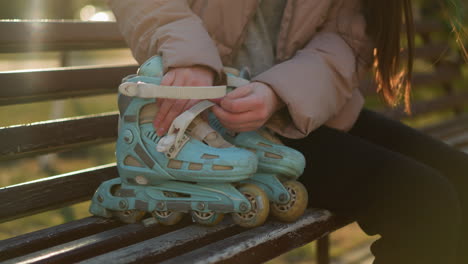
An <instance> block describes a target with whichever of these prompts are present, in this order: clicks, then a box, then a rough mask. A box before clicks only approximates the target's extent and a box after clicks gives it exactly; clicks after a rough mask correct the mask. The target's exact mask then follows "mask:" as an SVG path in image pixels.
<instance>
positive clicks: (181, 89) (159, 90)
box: [119, 82, 226, 99]
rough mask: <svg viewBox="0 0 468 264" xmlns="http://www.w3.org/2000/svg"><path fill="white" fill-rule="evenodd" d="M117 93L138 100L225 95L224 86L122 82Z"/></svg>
mask: <svg viewBox="0 0 468 264" xmlns="http://www.w3.org/2000/svg"><path fill="white" fill-rule="evenodd" d="M119 92H120V93H122V94H124V95H126V96H132V97H139V98H172V99H214V98H220V97H223V96H225V95H226V86H224V85H220V86H164V85H157V84H152V83H145V82H136V83H135V82H124V83H122V84H121V85H120V86H119Z"/></svg>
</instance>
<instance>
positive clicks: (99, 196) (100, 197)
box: [97, 195, 104, 203]
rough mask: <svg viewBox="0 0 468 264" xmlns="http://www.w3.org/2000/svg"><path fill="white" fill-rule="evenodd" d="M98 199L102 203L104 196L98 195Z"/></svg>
mask: <svg viewBox="0 0 468 264" xmlns="http://www.w3.org/2000/svg"><path fill="white" fill-rule="evenodd" d="M97 200H98V202H100V203H102V202H104V198H102V196H101V195H98V197H97Z"/></svg>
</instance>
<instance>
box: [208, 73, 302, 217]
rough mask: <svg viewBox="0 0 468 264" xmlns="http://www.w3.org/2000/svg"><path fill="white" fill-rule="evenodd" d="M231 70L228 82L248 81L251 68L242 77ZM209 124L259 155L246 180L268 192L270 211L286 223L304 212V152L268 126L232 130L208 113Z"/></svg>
mask: <svg viewBox="0 0 468 264" xmlns="http://www.w3.org/2000/svg"><path fill="white" fill-rule="evenodd" d="M228 72H229V73H228V84H229V83H234V84H236V85H234V86H240V85H245V84H247V83H248V81H247V80H246V79H248V71H246V70H242V71H241V72H240V73H239V75H240V76H236V74H235V71H233V70H229V71H228ZM240 77H243V78H240ZM231 88H232V87H231ZM209 123H210V126H211V127H213V128H214V129H215V130H216V131H217V132H219V133H220V134H221V135H222V136H223V138H224V139H226V140H227V141H228V142H229V143H231V144H233V145H235V146H237V147H241V148H244V149H247V150H250V151H251V152H252V153H255V154H256V155H257V158H258V169H257V172H256V173H255V176H254V177H252V178H249V179H246V180H244V181H243V182H246V183H252V184H255V185H257V186H260V187H261V188H262V189H263V190H264V191H265V192H266V193H267V195H268V198H269V200H270V201H271V205H270V212H271V214H272V215H273V216H275V217H276V218H277V219H279V220H281V221H284V222H293V221H295V220H297V219H298V218H299V217H300V216H301V215H302V214H303V213H304V211H305V209H306V207H307V203H308V194H307V190H306V188H305V187H304V185H302V184H301V183H300V182H298V181H297V179H298V178H299V177H300V176H301V175H302V173H303V171H304V167H305V158H304V156H303V155H302V153H300V152H299V151H297V150H295V149H292V148H290V147H287V146H284V145H283V144H282V143H281V141H280V140H279V139H278V138H277V137H276V136H274V134H273V133H271V132H270V131H268V130H267V129H266V128H262V129H260V130H258V131H252V132H243V133H232V132H230V131H228V130H227V129H225V128H224V127H223V126H222V125H221V123H220V122H219V121H218V120H217V119H216V117H215V116H214V114H213V113H210V115H209Z"/></svg>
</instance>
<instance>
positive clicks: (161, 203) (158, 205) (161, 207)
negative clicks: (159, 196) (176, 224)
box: [156, 202, 164, 210]
mask: <svg viewBox="0 0 468 264" xmlns="http://www.w3.org/2000/svg"><path fill="white" fill-rule="evenodd" d="M156 207H157V208H158V209H159V210H164V202H158V203H157V204H156Z"/></svg>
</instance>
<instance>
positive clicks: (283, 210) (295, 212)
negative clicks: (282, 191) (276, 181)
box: [271, 181, 309, 222]
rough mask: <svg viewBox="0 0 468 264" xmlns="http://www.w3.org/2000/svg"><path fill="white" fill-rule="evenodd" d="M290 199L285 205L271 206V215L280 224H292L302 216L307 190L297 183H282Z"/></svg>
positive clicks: (275, 204) (274, 204)
mask: <svg viewBox="0 0 468 264" xmlns="http://www.w3.org/2000/svg"><path fill="white" fill-rule="evenodd" d="M283 185H284V187H285V188H286V190H288V192H289V196H290V197H291V199H290V200H289V202H288V203H286V204H278V203H272V204H271V214H272V215H273V216H274V217H275V218H276V219H278V220H280V221H282V222H294V221H296V220H297V219H298V218H299V217H301V215H303V214H304V211H305V209H306V208H307V202H308V200H309V196H308V194H307V189H306V188H305V187H304V185H303V184H302V183H300V182H298V181H286V182H284V183H283Z"/></svg>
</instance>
